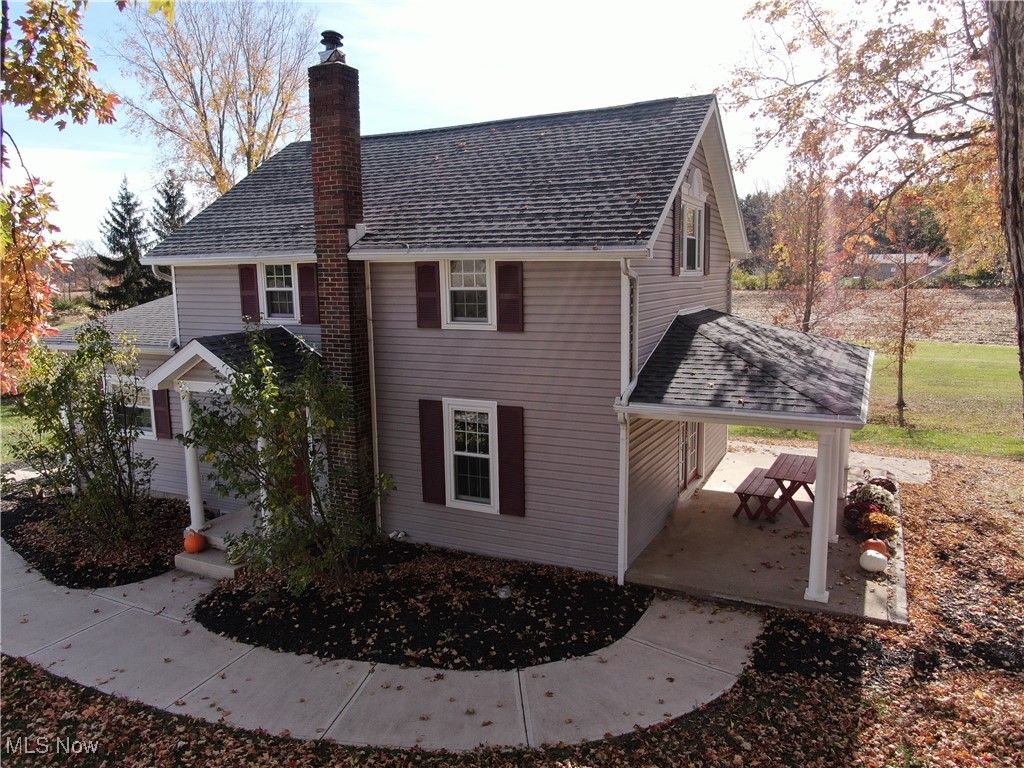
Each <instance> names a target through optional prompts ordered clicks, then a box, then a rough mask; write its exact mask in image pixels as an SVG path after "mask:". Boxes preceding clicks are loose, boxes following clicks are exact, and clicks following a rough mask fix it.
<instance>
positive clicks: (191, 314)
mask: <svg viewBox="0 0 1024 768" xmlns="http://www.w3.org/2000/svg"><path fill="white" fill-rule="evenodd" d="M174 295H175V301H176V307H175V309H176V310H177V312H178V330H179V332H180V333H181V339H180V340H179V341H180V343H181V345H182V346H184V345H185V344H187V343H188V342H189V341H191V340H192V339H194V338H197V337H199V336H213V335H215V334H218V333H237V332H238V331H243V330H245V323H243V322H242V298H241V294H240V293H239V288H238V265H237V264H220V265H216V266H210V267H188V266H186V267H181V266H178V267H175V268H174ZM268 325H269V324H268ZM284 326H285V327H286V328H287V329H288V330H290V331H291V332H292V333H294V334H295V335H296V336H301V337H302V338H304V339H305V340H306V341H307V342H308V343H309V344H310V346H312V347H314V348H316V349H319V348H320V326H319V325H300V324H297V323H288V324H284Z"/></svg>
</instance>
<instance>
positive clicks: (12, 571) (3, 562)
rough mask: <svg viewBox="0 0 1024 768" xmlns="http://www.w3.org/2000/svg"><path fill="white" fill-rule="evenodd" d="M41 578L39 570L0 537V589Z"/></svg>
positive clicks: (14, 586) (23, 584)
mask: <svg viewBox="0 0 1024 768" xmlns="http://www.w3.org/2000/svg"><path fill="white" fill-rule="evenodd" d="M42 580H43V576H42V574H40V573H39V571H37V570H36V569H35V568H33V567H32V566H31V565H29V564H28V563H27V562H26V561H25V558H23V557H22V556H21V555H19V554H18V553H17V552H15V551H14V548H13V547H11V545H10V544H8V543H7V541H6V540H4V539H0V591H2V592H6V591H7V590H9V589H16V588H17V587H23V586H25V585H26V584H34V583H35V582H37V581H42Z"/></svg>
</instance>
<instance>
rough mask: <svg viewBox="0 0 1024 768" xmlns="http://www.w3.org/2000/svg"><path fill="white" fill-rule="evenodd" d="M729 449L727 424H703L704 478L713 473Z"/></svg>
mask: <svg viewBox="0 0 1024 768" xmlns="http://www.w3.org/2000/svg"><path fill="white" fill-rule="evenodd" d="M728 449H729V425H728V424H705V425H704V457H703V460H702V463H703V467H704V473H703V474H704V478H706V477H708V475H710V474H711V473H712V472H714V470H715V467H717V466H718V463H719V462H720V461H721V460H722V459H724V458H725V453H726V451H727V450H728ZM702 482H703V478H702Z"/></svg>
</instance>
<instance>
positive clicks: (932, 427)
mask: <svg viewBox="0 0 1024 768" xmlns="http://www.w3.org/2000/svg"><path fill="white" fill-rule="evenodd" d="M889 362H890V360H889V358H888V357H887V356H885V355H876V356H875V367H874V372H873V375H872V379H871V409H870V413H869V419H868V426H867V427H865V428H864V429H862V430H859V431H857V432H854V433H853V436H852V439H853V442H854V443H861V444H872V445H882V446H895V447H901V448H920V449H929V450H942V451H953V452H958V453H974V454H990V455H998V456H1011V457H1016V458H1024V439H1022V436H1021V435H1022V432H1021V414H1020V411H1021V383H1020V377H1019V375H1018V373H1017V350H1016V348H1015V347H1002V346H994V345H988V344H941V343H937V342H922V343H920V344H918V346H917V349H916V351H915V353H914V355H913V356H912V357H911V358H910V360H908V361H907V369H906V373H905V377H904V398H905V399H906V401H907V406H908V407H907V410H906V420H907V426H906V427H899V426H897V420H896V417H897V414H896V367H895V366H894V365H889ZM729 433H730V434H731V435H732V436H734V437H739V438H742V437H745V436H747V437H755V436H757V437H779V436H790V437H804V438H808V439H814V435H813V434H812V433H809V432H801V433H797V432H795V431H792V430H770V429H763V428H754V427H738V426H737V427H730V429H729Z"/></svg>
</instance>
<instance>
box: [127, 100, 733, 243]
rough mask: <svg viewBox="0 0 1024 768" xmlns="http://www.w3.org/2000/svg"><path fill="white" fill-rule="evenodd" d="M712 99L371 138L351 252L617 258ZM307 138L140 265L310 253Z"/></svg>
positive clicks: (652, 211)
mask: <svg viewBox="0 0 1024 768" xmlns="http://www.w3.org/2000/svg"><path fill="white" fill-rule="evenodd" d="M713 102H714V96H712V95H706V96H694V97H690V98H674V99H663V100H660V101H650V102H643V103H639V104H631V105H627V106H621V107H609V108H606V109H595V110H587V111H582V112H568V113H563V114H554V115H540V116H536V117H525V118H518V119H512V120H501V121H495V122H489V123H480V124H476V125H467V126H457V127H453V128H438V129H433V130H426V131H414V132H409V133H395V134H386V135H380V136H365V137H363V142H362V151H363V201H364V213H365V219H366V222H365V223H366V227H367V234H366V236H365V237H364V238H363V239H362V240H360V242H359V243H358V244H357V246H356V250H360V251H368V250H373V249H397V248H403V247H408V248H411V249H448V248H537V249H550V248H584V249H586V248H593V247H595V246H597V247H600V248H615V247H628V246H634V247H635V246H640V245H643V244H645V243H646V242H647V241H648V239H649V238H650V236H651V234H652V232H653V229H654V227H655V225H656V224H657V222H658V219H659V217H660V215H661V213H662V211H663V210H664V208H665V205H666V204H667V202H668V198H669V195H670V193H671V190H672V186H673V184H674V183H675V180H676V178H677V176H678V174H679V172H680V171H681V170H682V167H683V163H684V161H685V160H686V157H687V155H688V154H689V152H690V149H691V148H692V146H693V142H694V140H695V139H696V138H697V135H698V133H699V131H700V127H701V125H702V124H703V122H704V118H705V117H706V115H707V113H708V110H709V109H710V108H711V106H712V104H713ZM311 184H312V182H311V168H310V145H309V142H297V143H294V144H290V145H289V146H287V147H285V148H284V149H283V150H281V151H280V152H279V153H278V154H276V155H275V156H274V157H272V158H270V159H269V160H267V161H266V162H265V163H264V164H263V165H262V166H260V167H259V168H258V169H257V170H256V171H254V172H253V173H252V174H250V175H249V176H248V177H246V178H245V179H243V180H242V181H241V182H239V183H238V184H237V185H235V187H234V188H233V189H231V190H230V191H229V192H228V193H227V194H225V195H224V196H223V197H221V198H220V199H219V200H217V201H216V202H214V203H213V204H212V205H210V206H209V207H208V208H206V209H205V210H204V211H202V212H201V213H200V214H199V215H197V216H196V217H195V218H194V219H192V220H191V221H190V222H189V223H188V224H186V225H185V226H184V227H182V228H181V229H179V230H178V231H177V232H175V233H174V234H172V235H171V236H170V237H168V238H167V239H166V240H164V241H163V242H162V243H160V244H159V245H157V246H156V247H155V248H154V249H153V250H152V251H151V252H150V253H149V254H148V255H147V259H153V260H173V259H176V258H197V257H202V256H209V255H219V256H226V255H230V254H235V253H237V254H239V255H241V254H250V255H251V254H253V253H260V252H266V253H271V252H282V251H284V252H307V253H309V254H310V255H312V253H313V251H314V247H315V233H314V231H313V196H312V188H311Z"/></svg>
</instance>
